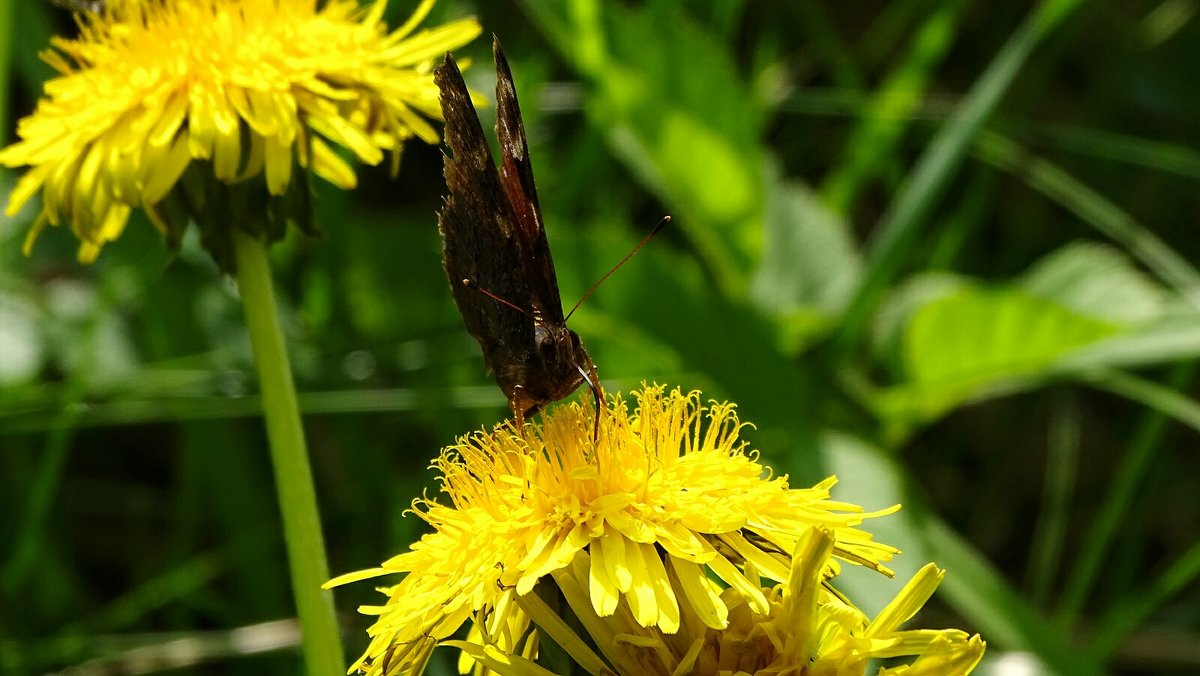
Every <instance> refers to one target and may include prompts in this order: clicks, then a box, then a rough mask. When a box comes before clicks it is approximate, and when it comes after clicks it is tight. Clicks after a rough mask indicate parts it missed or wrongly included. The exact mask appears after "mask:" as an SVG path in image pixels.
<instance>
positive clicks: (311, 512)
mask: <svg viewBox="0 0 1200 676" xmlns="http://www.w3.org/2000/svg"><path fill="white" fill-rule="evenodd" d="M233 247H234V254H235V257H236V259H237V281H238V289H239V290H240V291H241V294H242V308H243V309H244V310H245V313H246V326H247V328H248V329H249V332H250V343H251V345H252V346H253V347H254V363H255V367H256V368H257V369H258V380H259V383H260V385H259V387H260V388H261V390H262V407H263V414H264V416H265V417H266V421H267V441H268V443H269V445H270V447H271V464H272V466H273V467H274V469H275V487H276V491H277V492H278V494H279V511H280V512H281V514H282V516H283V535H284V541H285V542H286V543H287V553H288V568H289V569H290V570H291V577H292V594H293V596H294V597H295V599H296V610H297V612H298V613H299V616H300V627H301V631H302V633H303V650H304V661H305V663H306V664H307V666H308V673H310V674H321V675H327V674H340V673H343V672H344V671H345V668H346V667H345V662H344V660H343V657H342V646H341V640H340V638H339V636H338V628H337V620H336V617H335V616H334V612H333V596H332V595H331V594H330V592H328V591H323V590H322V589H321V584H322V583H324V582H325V581H326V580H328V579H329V565H328V563H326V559H325V541H324V538H323V537H322V535H321V519H320V515H319V513H318V512H317V494H316V490H315V489H314V488H313V480H312V470H311V469H310V468H309V464H308V448H307V447H306V445H305V443H304V429H303V428H302V427H301V425H300V407H299V405H298V404H297V403H296V387H295V385H294V384H293V383H292V369H291V364H290V363H289V362H288V356H287V350H286V349H285V347H284V342H283V333H282V332H281V331H280V328H279V311H278V308H277V307H276V305H275V292H274V290H273V289H272V286H271V268H270V262H269V260H268V258H267V247H266V245H265V244H264V243H263V241H262V240H260V239H258V238H256V237H255V236H253V235H251V234H249V233H247V232H244V231H242V230H241V229H240V228H237V227H234V228H233Z"/></svg>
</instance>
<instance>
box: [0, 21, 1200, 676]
mask: <svg viewBox="0 0 1200 676" xmlns="http://www.w3.org/2000/svg"><path fill="white" fill-rule="evenodd" d="M414 4H415V3H412V2H400V1H398V0H397V1H395V2H392V3H391V5H392V6H391V7H389V17H390V21H391V23H392V25H398V24H399V23H400V22H401V21H402V20H403V18H404V17H405V16H407V13H408V12H409V11H411V8H412V6H413V5H414ZM1198 10H1200V2H1197V1H1196V0H1148V1H1129V2H1113V1H1108V2H1099V1H1095V2H1083V1H1082V0H1052V1H1050V2H1045V3H1041V4H1027V3H969V2H965V1H960V0H942V1H935V0H894V1H892V2H874V1H867V2H857V3H822V2H818V1H817V0H785V1H775V0H761V1H759V2H754V3H751V2H744V1H741V0H709V1H699V0H697V1H692V2H665V1H653V0H650V1H647V2H638V3H624V2H622V3H616V2H610V3H600V2H599V1H598V0H571V1H570V2H538V1H535V0H526V1H521V2H515V3H514V2H489V3H478V4H470V3H466V2H457V1H454V0H443V1H442V2H441V3H439V5H438V7H437V8H436V10H435V12H434V17H433V19H432V20H431V22H430V23H431V24H432V23H435V22H440V21H443V20H448V19H451V18H455V17H459V16H463V15H466V14H476V15H477V16H479V18H480V19H481V21H482V23H483V26H484V28H485V31H487V32H495V33H496V34H497V35H498V36H499V37H500V39H501V40H502V41H503V43H504V45H505V48H506V51H507V53H508V56H509V59H510V60H511V62H512V65H513V70H514V71H515V77H516V82H517V86H518V89H519V92H520V95H521V103H522V108H523V111H524V116H525V123H526V127H527V129H528V131H529V137H530V144H531V153H532V157H533V163H534V167H535V170H536V173H537V177H538V188H539V192H540V197H541V203H542V207H543V210H544V212H545V220H546V222H547V224H548V228H547V229H548V233H549V238H550V242H551V245H552V247H553V249H554V255H555V260H556V263H557V268H558V275H559V281H560V285H561V287H562V295H563V298H564V302H565V303H567V304H568V305H570V304H572V303H573V302H574V300H575V299H576V298H578V297H579V296H580V295H581V294H582V293H583V292H584V291H585V290H586V289H587V288H588V287H589V286H590V285H591V283H592V282H593V281H595V280H596V279H597V278H599V277H600V275H601V274H603V272H604V271H605V270H606V269H607V268H608V267H609V266H610V265H612V264H613V263H614V262H615V261H617V260H619V259H620V257H621V256H622V255H624V253H625V252H627V251H628V250H629V249H630V248H631V247H632V246H633V244H635V243H636V242H637V241H638V239H639V238H640V237H641V236H642V235H643V234H644V233H645V232H646V231H647V230H649V229H650V228H651V227H652V226H653V225H654V224H655V223H656V222H657V221H658V219H659V218H660V217H661V216H662V215H664V214H668V213H669V214H671V215H672V216H673V217H674V221H673V223H672V225H671V226H670V227H669V228H668V229H667V230H666V231H665V232H664V233H663V234H661V235H660V236H659V237H658V238H657V239H656V240H655V241H654V242H653V243H652V244H651V245H650V246H649V247H648V248H647V249H645V250H644V251H643V252H642V253H641V254H640V255H639V256H638V257H637V258H636V259H634V260H633V261H632V262H631V263H630V264H628V265H627V266H625V268H623V269H622V270H621V271H620V272H619V273H618V274H617V275H615V276H614V277H613V278H612V279H611V281H609V282H607V283H606V284H605V285H604V286H603V287H602V288H601V289H600V290H599V291H598V292H597V293H596V294H595V295H594V296H593V297H592V298H591V299H589V300H588V302H587V303H586V304H585V305H584V306H583V307H582V308H581V309H580V310H579V312H578V313H577V314H576V315H575V316H574V317H573V318H572V327H573V328H574V329H575V330H577V331H578V332H579V333H580V334H581V335H582V336H583V338H584V340H585V341H586V343H587V346H588V349H589V350H590V352H591V354H592V356H593V357H594V358H595V361H596V363H597V364H598V366H599V368H600V373H601V376H602V378H603V379H604V381H605V385H606V387H607V388H608V389H610V390H625V391H627V390H629V389H630V388H632V387H635V386H637V385H638V384H639V383H640V382H641V381H643V380H646V381H656V382H660V383H666V384H670V385H678V386H681V387H683V388H685V389H693V388H700V389H702V390H703V391H704V394H705V396H706V397H708V398H719V399H730V400H733V401H736V402H738V404H739V410H740V412H741V415H742V417H743V419H744V420H747V421H751V422H753V423H755V425H756V428H755V429H753V430H747V432H746V435H747V437H748V438H749V439H750V441H751V444H752V446H753V447H754V448H757V449H760V450H761V451H762V452H763V454H764V456H765V457H766V459H767V460H768V462H770V463H771V464H772V465H773V466H774V467H775V468H776V469H777V471H779V472H781V473H788V474H790V475H791V479H792V481H793V482H794V484H795V485H804V484H807V483H811V482H814V481H815V480H818V479H820V478H822V477H824V476H826V475H828V474H830V473H837V474H838V476H839V477H840V478H841V481H842V483H841V484H840V485H839V487H838V488H837V489H835V497H838V498H840V499H843V500H847V501H851V502H857V503H860V504H863V505H865V506H866V507H867V508H868V509H875V508H880V507H884V506H887V505H890V504H893V503H895V502H901V503H903V504H904V507H905V509H904V511H903V512H902V513H901V514H900V515H899V516H895V517H890V518H888V519H885V520H882V521H878V522H874V523H873V524H872V530H874V532H876V534H877V537H878V538H879V539H881V540H883V541H885V542H888V543H890V544H895V545H897V546H899V547H901V548H902V549H904V550H905V553H904V555H903V556H902V557H900V559H899V560H898V561H897V562H896V566H895V568H896V569H897V571H898V572H899V579H898V580H895V581H886V580H879V579H875V577H877V576H872V575H868V574H864V573H863V572H862V571H848V572H847V573H846V574H845V575H844V576H843V578H842V580H843V586H844V588H845V589H846V590H847V591H848V593H849V594H850V595H851V597H852V598H854V599H855V600H856V601H858V602H859V603H860V605H861V606H862V607H863V608H864V609H865V610H867V612H868V613H870V612H873V611H874V610H877V609H878V608H880V607H881V606H882V604H883V603H884V602H885V601H886V599H887V598H890V597H891V596H892V595H894V594H895V593H896V592H897V591H898V590H899V588H900V585H901V583H902V581H903V580H904V579H906V577H907V575H908V574H910V573H911V572H912V571H914V570H915V569H916V568H918V567H919V566H920V565H922V564H923V563H925V562H926V561H931V560H932V561H936V562H937V563H939V564H940V565H942V566H943V567H945V568H947V569H948V571H949V573H948V576H947V578H946V582H945V583H944V584H943V586H942V589H941V592H940V593H939V595H938V597H937V598H936V599H935V601H934V602H933V603H932V604H931V605H930V606H929V607H928V608H927V609H926V611H924V612H923V613H922V614H921V616H920V617H919V618H918V620H917V625H919V626H926V627H942V626H958V627H962V628H964V629H969V630H971V631H978V632H981V633H982V634H983V635H984V638H985V639H986V640H987V641H988V642H989V652H988V657H987V661H986V662H985V665H984V666H983V667H981V668H980V671H979V673H985V674H987V673H991V674H1033V673H1054V674H1094V673H1114V674H1116V673H1120V674H1167V673H1180V674H1183V673H1196V672H1197V671H1200V640H1197V639H1198V638H1200V604H1198V603H1197V600H1198V599H1200V587H1198V585H1197V583H1196V576H1197V573H1198V572H1200V537H1198V534H1200V499H1197V496H1200V472H1198V471H1197V469H1198V467H1200V460H1198V456H1197V453H1196V447H1197V444H1196V440H1197V432H1198V431H1200V404H1198V403H1197V402H1196V401H1195V399H1194V396H1195V394H1196V391H1197V383H1196V378H1195V359H1196V357H1197V355H1198V354H1200V314H1198V313H1200V272H1197V269H1196V266H1195V264H1194V262H1195V261H1197V260H1198V255H1200V238H1197V237H1196V234H1197V224H1198V221H1200V185H1198V182H1197V181H1198V179H1200V152H1198V151H1197V148H1198V147H1200V125H1198V124H1197V120H1198V119H1200V117H1198V111H1200V89H1198V88H1197V87H1196V74H1197V72H1200V71H1198V68H1200V18H1198V17H1197V14H1198ZM0 22H3V25H0V39H3V40H7V43H6V44H4V45H0V60H3V62H2V63H0V69H6V70H7V72H8V75H7V78H8V79H7V82H8V87H7V88H5V89H4V95H5V96H6V97H7V99H6V100H5V101H2V102H0V112H2V113H3V115H4V119H3V124H2V125H0V128H2V129H3V130H4V133H5V134H6V138H7V139H9V140H11V139H12V129H13V128H14V120H15V119H16V118H19V117H21V116H23V115H26V114H28V113H29V112H30V111H31V110H32V107H33V105H34V103H35V101H36V98H37V96H38V95H39V94H40V91H41V89H40V88H41V83H42V81H43V80H44V79H45V78H46V77H47V76H48V75H49V74H50V70H49V68H48V67H47V66H45V65H44V64H43V63H41V62H40V61H38V60H37V52H38V51H39V50H41V49H43V48H44V47H45V46H46V45H47V43H48V40H49V37H50V36H51V35H52V34H55V33H58V34H71V33H72V32H73V30H74V28H73V26H74V24H73V23H72V20H71V17H70V15H69V14H68V13H66V12H64V11H62V10H60V9H58V8H56V7H54V6H53V5H51V4H50V3H49V2H41V1H39V2H34V1H31V0H19V1H13V0H7V1H5V2H0ZM462 52H463V53H462V54H460V56H469V57H471V59H472V60H473V61H474V66H473V67H472V68H471V69H470V70H469V71H468V73H467V79H468V82H469V83H470V84H471V85H472V87H474V88H475V89H477V90H478V91H480V92H485V93H488V94H489V97H490V92H491V91H492V86H493V82H494V76H493V73H492V68H491V57H490V40H488V39H487V38H486V37H484V38H481V39H479V40H478V41H476V42H475V43H474V44H472V45H471V46H469V47H468V48H467V49H464V50H462ZM483 116H484V124H485V126H490V125H491V124H492V122H493V120H494V116H493V115H492V114H491V111H490V110H489V111H484V112H483ZM359 176H360V187H359V188H358V189H357V190H355V191H353V192H351V193H341V192H338V191H336V190H334V189H332V188H330V186H328V185H319V186H318V200H319V202H318V203H319V213H318V221H319V223H320V225H321V229H322V231H323V237H322V238H320V239H306V238H304V237H303V236H300V235H298V234H296V233H292V234H290V235H289V237H288V238H287V240H286V241H285V242H283V243H281V244H280V245H277V246H276V247H275V248H274V250H273V254H274V259H275V263H276V279H277V283H278V290H279V293H280V295H281V301H282V303H283V304H284V312H285V317H284V322H285V326H286V329H287V331H288V334H289V339H290V349H291V353H292V357H293V363H294V367H295V370H296V376H297V379H298V384H299V387H300V388H301V391H302V394H301V406H302V408H303V409H304V411H305V414H306V425H307V432H308V436H309V443H310V448H311V453H312V459H313V463H314V470H315V474H316V478H317V482H318V493H319V497H320V500H321V509H322V514H323V518H324V521H325V526H326V539H327V542H328V545H329V548H330V558H331V561H330V564H331V568H332V570H333V571H334V572H335V573H340V572H346V571H350V570H356V569H360V568H366V567H371V566H374V565H377V564H378V562H380V561H382V560H384V559H385V558H387V557H389V556H391V555H392V554H394V553H397V552H399V551H400V550H401V549H402V548H404V547H405V546H407V544H408V543H410V542H412V541H413V540H414V539H415V538H416V537H417V536H418V535H419V521H418V520H417V519H415V518H411V517H408V518H406V517H405V516H404V515H403V512H404V510H405V509H406V508H407V507H408V505H409V503H410V501H411V500H412V499H413V497H414V496H416V495H419V494H420V493H421V491H423V490H431V491H432V490H436V488H435V487H434V486H433V485H432V482H431V478H432V475H431V473H430V472H429V471H428V470H427V469H426V465H427V463H428V462H429V460H430V458H431V457H433V455H434V454H435V453H436V452H437V450H438V449H439V448H440V447H441V446H442V445H444V444H446V443H448V442H450V441H451V440H452V439H453V438H454V437H455V435H458V434H462V433H465V432H468V431H471V430H474V429H478V428H480V427H483V426H489V425H491V424H493V423H495V422H497V421H498V420H500V419H501V418H502V417H503V416H504V415H505V413H506V409H505V407H504V403H503V398H502V397H501V395H500V392H499V390H498V389H497V388H496V387H495V385H494V384H493V383H492V381H491V380H490V379H489V378H488V377H487V376H486V375H485V373H484V371H483V366H482V359H481V357H480V354H479V349H478V346H477V345H476V344H475V343H474V341H473V340H472V339H471V338H470V337H469V336H468V335H467V334H466V332H465V331H464V329H463V327H462V323H461V320H460V319H459V317H458V315H457V312H456V311H455V308H454V305H453V302H452V301H451V298H450V293H449V288H448V285H447V283H446V279H445V276H444V274H443V272H442V270H441V263H440V243H439V241H438V236H437V232H436V220H435V216H434V212H435V210H436V209H437V207H438V205H439V203H440V200H441V195H442V192H443V189H444V187H443V183H442V178H441V155H440V151H439V150H438V149H437V148H434V147H428V146H421V145H418V144H413V145H410V146H409V147H408V148H407V149H406V151H405V154H404V160H403V165H402V168H401V172H400V175H399V177H398V179H396V180H393V179H392V178H390V177H389V175H388V173H387V170H386V168H362V169H361V170H360V173H359ZM13 180H14V174H13V173H10V172H5V173H3V174H0V184H2V185H3V187H4V191H5V192H7V190H8V189H9V188H10V187H11V185H12V181H13ZM31 217H32V210H26V212H24V213H22V214H20V215H19V216H18V217H17V218H15V219H4V220H3V221H0V260H2V261H3V262H2V263H0V543H3V544H0V672H3V673H5V674H8V673H14V674H20V673H44V672H51V671H56V670H66V671H62V672H61V673H72V674H113V673H156V672H159V671H162V672H168V671H177V672H179V673H222V674H224V673H229V674H250V673H263V672H266V673H295V672H296V670H297V669H298V664H299V663H298V658H297V656H296V655H297V654H296V652H295V650H294V641H295V637H294V630H293V629H292V628H291V626H290V625H289V624H288V623H287V622H286V620H287V619H288V618H289V617H290V616H291V612H292V611H291V600H290V596H289V592H288V588H287V574H286V570H285V567H284V566H285V563H284V561H285V558H284V550H283V544H282V542H281V540H280V535H279V524H278V514H277V508H276V503H275V495H274V491H273V488H272V485H271V479H270V471H269V467H268V464H267V453H266V445H265V438H264V432H263V427H262V422H261V420H260V419H259V418H258V417H256V416H257V400H256V397H255V393H256V391H257V387H256V383H255V379H254V370H253V368H252V365H251V363H250V361H249V343H248V340H247V337H246V334H245V331H244V328H243V325H242V321H241V308H240V306H239V303H238V300H237V297H236V290H235V287H234V286H233V285H232V283H231V282H230V281H229V280H227V279H223V278H222V277H221V276H220V275H219V274H218V273H217V271H216V270H215V268H214V266H213V265H212V263H211V262H210V260H209V259H208V258H207V255H206V254H204V253H203V252H202V251H201V250H200V248H199V246H198V243H197V242H196V241H195V239H194V237H190V238H189V239H188V240H187V241H186V242H185V245H184V250H183V252H182V253H181V255H180V256H179V257H178V258H176V259H174V260H171V259H170V257H169V256H168V254H167V252H166V250H165V247H164V244H163V242H162V240H161V238H160V237H159V236H158V235H157V233H156V232H155V231H154V230H153V228H152V227H151V226H150V225H149V224H148V223H146V222H145V220H144V219H143V218H141V217H137V218H135V220H134V222H132V223H131V224H130V227H129V228H128V230H127V232H126V234H125V235H124V236H122V237H121V238H120V240H119V241H117V242H115V243H114V244H112V245H109V246H108V247H106V248H105V250H104V252H103V253H102V255H101V256H100V259H99V261H98V262H97V263H96V264H94V265H92V266H87V267H84V266H81V265H79V264H77V263H75V260H74V250H75V246H76V242H75V241H74V239H73V237H72V236H71V235H70V233H69V232H68V231H66V230H65V229H52V230H49V231H47V232H46V233H45V234H44V235H43V236H42V237H41V238H40V239H39V241H38V243H37V247H36V249H35V251H34V253H33V255H32V256H30V257H28V258H26V257H23V256H22V255H21V252H20V245H21V241H22V239H23V237H24V236H25V233H26V231H27V229H28V226H29V223H30V219H31ZM193 235H194V233H193ZM336 598H337V603H338V607H339V609H340V610H341V611H342V613H343V617H344V625H345V627H346V645H347V652H348V653H352V654H355V655H356V654H357V653H358V651H360V650H361V649H362V648H363V647H364V646H365V642H366V635H365V628H366V627H367V626H368V624H369V623H370V620H369V618H366V617H363V616H359V615H357V614H355V613H354V608H355V607H356V606H357V605H359V604H362V603H374V602H376V601H377V600H379V598H380V597H379V596H378V594H376V593H375V592H374V591H373V590H372V589H371V588H370V584H359V585H353V586H350V587H347V588H342V589H339V590H338V591H337V594H336ZM447 666H448V664H447V663H446V662H445V660H443V661H442V662H439V663H438V664H436V665H435V668H436V669H439V670H443V671H440V672H437V673H445V671H444V670H445V669H446V668H447Z"/></svg>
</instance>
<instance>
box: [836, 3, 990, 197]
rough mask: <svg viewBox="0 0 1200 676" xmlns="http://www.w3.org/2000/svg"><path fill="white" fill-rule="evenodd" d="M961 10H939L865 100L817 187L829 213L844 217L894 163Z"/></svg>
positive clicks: (950, 41)
mask: <svg viewBox="0 0 1200 676" xmlns="http://www.w3.org/2000/svg"><path fill="white" fill-rule="evenodd" d="M965 6H966V3H964V2H962V1H961V0H953V1H952V2H946V3H943V4H941V5H939V6H938V8H937V10H935V11H934V12H933V13H932V14H931V15H930V16H929V18H928V19H926V20H925V22H924V23H923V24H922V25H921V27H920V30H919V31H918V32H917V34H916V35H915V36H914V37H913V39H912V43H911V45H910V48H909V50H908V53H907V54H906V55H905V56H904V58H903V59H902V60H901V61H900V63H899V64H897V66H896V67H895V69H893V70H892V72H891V73H890V74H889V75H888V76H887V78H886V79H885V80H884V82H883V85H882V86H881V87H880V88H879V89H878V90H877V91H876V92H875V93H874V94H873V95H872V96H871V101H870V103H869V104H868V105H867V108H866V110H865V111H864V114H863V116H862V118H860V122H859V123H858V125H857V126H856V127H855V129H854V131H853V132H851V134H850V139H849V141H848V143H847V147H846V150H845V152H844V153H843V155H842V156H843V159H842V162H841V164H840V165H839V166H837V167H836V168H835V169H834V170H833V171H831V172H830V173H829V175H828V176H827V177H826V178H825V182H824V183H823V184H822V186H821V192H822V194H823V195H824V197H825V202H826V203H827V204H828V205H829V206H830V208H832V209H833V210H834V211H837V212H840V213H843V214H844V213H847V212H848V211H849V209H850V207H851V206H852V205H853V204H854V201H855V199H857V197H858V195H859V192H860V191H861V190H862V188H863V187H864V185H865V183H866V182H867V181H869V180H871V179H873V178H875V177H877V176H878V175H879V174H880V173H881V171H882V170H883V167H884V165H885V164H887V163H890V162H893V161H894V159H895V156H896V154H895V152H894V150H895V147H896V145H897V144H898V143H899V142H900V139H901V137H902V136H903V135H904V132H905V130H906V129H907V128H908V125H907V123H906V122H907V120H908V119H909V116H910V112H911V111H912V110H913V109H914V108H916V107H917V106H919V105H920V103H921V97H922V96H923V95H924V92H925V90H926V87H928V85H929V80H930V76H931V74H932V73H933V71H934V70H935V69H936V68H937V66H938V65H939V64H940V63H941V62H942V59H944V58H945V56H946V53H947V52H948V51H949V49H950V45H951V44H953V41H954V36H955V35H956V34H957V31H956V29H957V26H958V21H959V17H960V16H961V15H962V10H963V7H965Z"/></svg>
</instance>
